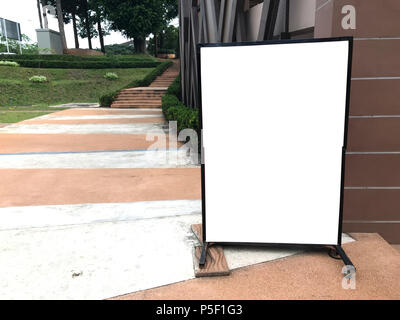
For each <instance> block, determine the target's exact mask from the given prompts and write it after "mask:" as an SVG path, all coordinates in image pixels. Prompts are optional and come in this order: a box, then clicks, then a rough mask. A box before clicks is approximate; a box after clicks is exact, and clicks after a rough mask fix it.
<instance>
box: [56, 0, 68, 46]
mask: <svg viewBox="0 0 400 320" xmlns="http://www.w3.org/2000/svg"><path fill="white" fill-rule="evenodd" d="M56 9H57V12H58V14H57V19H58V28H59V30H60V36H61V44H62V47H63V50H65V49H67V39H66V38H65V31H64V20H63V15H62V12H63V11H62V5H61V0H56Z"/></svg>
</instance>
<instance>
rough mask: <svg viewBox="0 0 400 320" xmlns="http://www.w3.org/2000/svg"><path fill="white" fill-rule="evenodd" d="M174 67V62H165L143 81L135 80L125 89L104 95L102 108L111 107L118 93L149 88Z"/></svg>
mask: <svg viewBox="0 0 400 320" xmlns="http://www.w3.org/2000/svg"><path fill="white" fill-rule="evenodd" d="M171 65H172V61H164V62H160V63H159V65H158V66H157V67H156V68H155V69H154V70H153V71H151V72H150V73H149V74H148V75H147V76H145V77H144V78H143V79H142V80H134V81H132V82H130V83H128V84H127V85H126V86H125V87H123V88H121V89H120V90H116V91H112V92H109V93H106V94H104V95H102V96H101V97H100V98H99V102H100V106H102V107H110V106H111V104H112V103H113V102H114V100H115V99H116V98H117V96H118V93H119V92H120V91H121V90H123V89H126V88H130V87H147V86H149V85H150V84H151V83H152V82H153V81H154V80H155V78H157V77H158V76H159V75H160V74H162V73H163V72H164V71H165V70H166V69H168V68H169V67H170V66H171Z"/></svg>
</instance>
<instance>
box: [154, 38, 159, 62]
mask: <svg viewBox="0 0 400 320" xmlns="http://www.w3.org/2000/svg"><path fill="white" fill-rule="evenodd" d="M157 55H158V37H157V34H155V35H154V56H155V57H157Z"/></svg>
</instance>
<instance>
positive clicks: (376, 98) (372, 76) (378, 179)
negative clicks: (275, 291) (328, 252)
mask: <svg viewBox="0 0 400 320" xmlns="http://www.w3.org/2000/svg"><path fill="white" fill-rule="evenodd" d="M324 3H327V4H326V5H325V6H323V7H322V8H320V9H319V10H316V23H315V37H322V36H323V37H337V36H353V37H354V52H353V70H352V78H353V80H352V87H351V101H350V116H351V118H350V120H349V127H348V129H349V131H348V149H347V151H348V152H350V154H349V153H348V154H347V155H346V172H345V193H344V224H343V230H344V231H348V232H378V233H380V234H381V235H382V236H383V237H384V238H385V239H386V240H387V241H389V242H391V243H400V1H399V0H367V1H366V0H331V1H324V0H319V1H317V6H316V8H319V7H320V6H321V5H323V4H324ZM344 5H353V6H354V7H355V9H356V29H355V30H344V29H343V28H342V26H341V21H342V18H343V16H344V15H343V14H342V13H341V10H342V7H343V6H344Z"/></svg>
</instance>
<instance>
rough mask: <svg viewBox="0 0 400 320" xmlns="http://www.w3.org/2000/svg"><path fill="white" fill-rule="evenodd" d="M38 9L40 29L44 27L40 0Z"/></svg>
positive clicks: (38, 0)
mask: <svg viewBox="0 0 400 320" xmlns="http://www.w3.org/2000/svg"><path fill="white" fill-rule="evenodd" d="M37 9H38V13H39V22H40V29H43V21H42V12H41V10H40V0H37Z"/></svg>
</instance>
